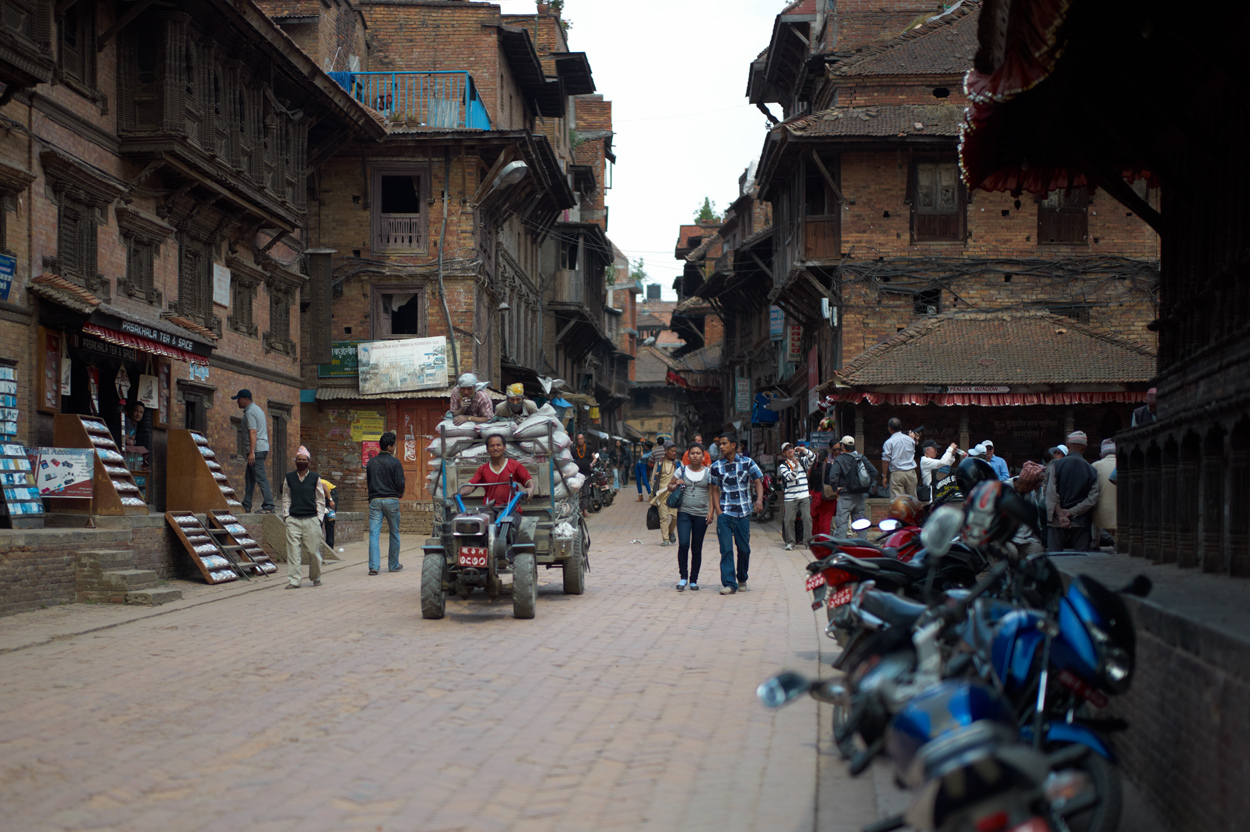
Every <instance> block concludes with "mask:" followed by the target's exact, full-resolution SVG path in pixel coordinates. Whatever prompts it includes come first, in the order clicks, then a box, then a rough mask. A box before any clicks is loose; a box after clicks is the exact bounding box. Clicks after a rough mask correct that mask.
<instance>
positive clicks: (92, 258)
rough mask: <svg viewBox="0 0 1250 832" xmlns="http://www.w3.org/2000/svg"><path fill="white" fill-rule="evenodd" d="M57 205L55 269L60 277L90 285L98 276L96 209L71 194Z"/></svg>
mask: <svg viewBox="0 0 1250 832" xmlns="http://www.w3.org/2000/svg"><path fill="white" fill-rule="evenodd" d="M59 201H60V204H59V205H58V206H57V218H56V222H57V227H56V268H57V274H59V275H60V276H61V277H63V278H65V279H67V280H72V281H74V282H75V283H78V284H79V285H81V286H86V287H90V285H91V284H94V282H95V279H96V209H95V207H94V206H91V205H87V204H85V203H83V202H80V201H79V200H77V199H73V198H72V197H71V196H69V195H62V196H61V198H60V200H59Z"/></svg>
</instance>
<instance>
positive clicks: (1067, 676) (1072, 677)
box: [1059, 670, 1107, 709]
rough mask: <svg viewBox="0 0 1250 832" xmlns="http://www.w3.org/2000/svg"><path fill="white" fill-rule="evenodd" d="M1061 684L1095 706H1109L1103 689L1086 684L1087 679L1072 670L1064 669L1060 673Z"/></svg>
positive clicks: (1100, 707)
mask: <svg viewBox="0 0 1250 832" xmlns="http://www.w3.org/2000/svg"><path fill="white" fill-rule="evenodd" d="M1059 684H1061V685H1063V686H1064V687H1065V688H1067V689H1068V690H1070V691H1072V692H1073V693H1075V694H1076V695H1077V696H1080V697H1081V698H1082V699H1084V700H1085V701H1086V702H1088V703H1089V704H1091V705H1093V706H1094V707H1095V708H1099V709H1102V708H1105V707H1107V697H1106V696H1105V695H1104V694H1103V692H1102V691H1100V690H1096V689H1094V688H1092V687H1090V686H1089V685H1087V684H1085V680H1084V679H1082V678H1080V677H1079V676H1077V675H1076V674H1075V673H1072V672H1071V671H1070V670H1064V671H1062V672H1061V673H1060V674H1059Z"/></svg>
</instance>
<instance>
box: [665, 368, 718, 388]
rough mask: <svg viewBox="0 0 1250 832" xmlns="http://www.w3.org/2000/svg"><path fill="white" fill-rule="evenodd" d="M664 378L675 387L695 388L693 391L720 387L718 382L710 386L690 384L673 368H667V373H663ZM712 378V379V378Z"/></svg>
mask: <svg viewBox="0 0 1250 832" xmlns="http://www.w3.org/2000/svg"><path fill="white" fill-rule="evenodd" d="M664 380H665V382H667V383H668V384H671V385H676V386H677V387H681V388H684V389H686V390H695V391H700V390H707V391H711V390H719V389H720V385H719V384H716V385H712V386H705V385H698V384H691V383H690V382H689V381H688V380H687V379H686V378H685V376H682V375H679V374H678V373H677V372H675V371H673V370H669V371H668V372H667V373H665V374H664ZM712 380H714V379H712Z"/></svg>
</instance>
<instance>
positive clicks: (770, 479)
mask: <svg viewBox="0 0 1250 832" xmlns="http://www.w3.org/2000/svg"><path fill="white" fill-rule="evenodd" d="M780 483H781V480H780V478H778V477H774V476H773V475H772V474H765V475H764V506H763V508H762V509H761V510H760V511H752V512H751V519H752V520H754V521H755V522H757V523H767V522H768V521H769V520H772V519H773V516H774V515H776V513H777V502H778V500H779V499H781V498H780V497H779V496H778V490H777V489H778V487H779V485H780Z"/></svg>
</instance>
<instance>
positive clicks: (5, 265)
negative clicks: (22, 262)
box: [0, 254, 17, 300]
mask: <svg viewBox="0 0 1250 832" xmlns="http://www.w3.org/2000/svg"><path fill="white" fill-rule="evenodd" d="M16 270H17V258H16V257H14V256H13V255H12V254H0V300H8V299H9V290H10V289H11V288H13V275H14V273H15V272H16Z"/></svg>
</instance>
